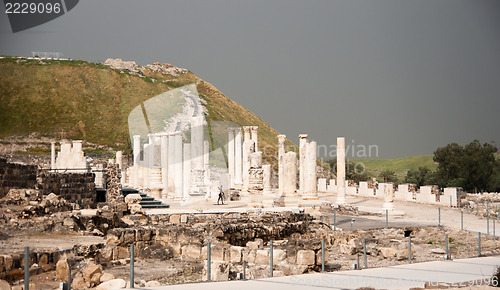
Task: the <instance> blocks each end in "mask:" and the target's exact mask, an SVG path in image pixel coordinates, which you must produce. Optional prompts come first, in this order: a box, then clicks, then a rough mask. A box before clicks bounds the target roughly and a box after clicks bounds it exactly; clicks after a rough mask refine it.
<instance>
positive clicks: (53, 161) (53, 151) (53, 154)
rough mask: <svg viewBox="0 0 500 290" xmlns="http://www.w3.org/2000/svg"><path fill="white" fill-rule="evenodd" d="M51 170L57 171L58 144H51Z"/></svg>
mask: <svg viewBox="0 0 500 290" xmlns="http://www.w3.org/2000/svg"><path fill="white" fill-rule="evenodd" d="M50 169H56V143H55V142H52V143H51V144H50Z"/></svg>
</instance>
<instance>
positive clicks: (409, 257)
mask: <svg viewBox="0 0 500 290" xmlns="http://www.w3.org/2000/svg"><path fill="white" fill-rule="evenodd" d="M408 264H411V236H410V237H408Z"/></svg>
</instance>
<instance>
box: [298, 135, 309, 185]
mask: <svg viewBox="0 0 500 290" xmlns="http://www.w3.org/2000/svg"><path fill="white" fill-rule="evenodd" d="M306 143H307V134H300V135H299V192H300V193H303V192H304V173H305V172H304V158H305V156H306Z"/></svg>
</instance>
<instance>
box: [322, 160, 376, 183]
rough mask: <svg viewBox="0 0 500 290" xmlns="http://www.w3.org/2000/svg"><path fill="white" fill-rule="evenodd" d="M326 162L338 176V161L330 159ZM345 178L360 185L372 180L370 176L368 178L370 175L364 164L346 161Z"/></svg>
mask: <svg viewBox="0 0 500 290" xmlns="http://www.w3.org/2000/svg"><path fill="white" fill-rule="evenodd" d="M326 162H327V163H328V165H329V166H330V168H331V170H332V172H333V173H335V175H337V159H330V160H327V161H326ZM345 178H346V179H348V180H354V182H356V183H359V182H360V181H367V180H368V179H370V176H368V173H367V172H366V169H365V167H364V165H363V164H361V163H354V162H352V161H350V160H346V163H345Z"/></svg>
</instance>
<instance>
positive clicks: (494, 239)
mask: <svg viewBox="0 0 500 290" xmlns="http://www.w3.org/2000/svg"><path fill="white" fill-rule="evenodd" d="M496 240H497V239H496V238H495V220H493V241H496Z"/></svg>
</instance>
